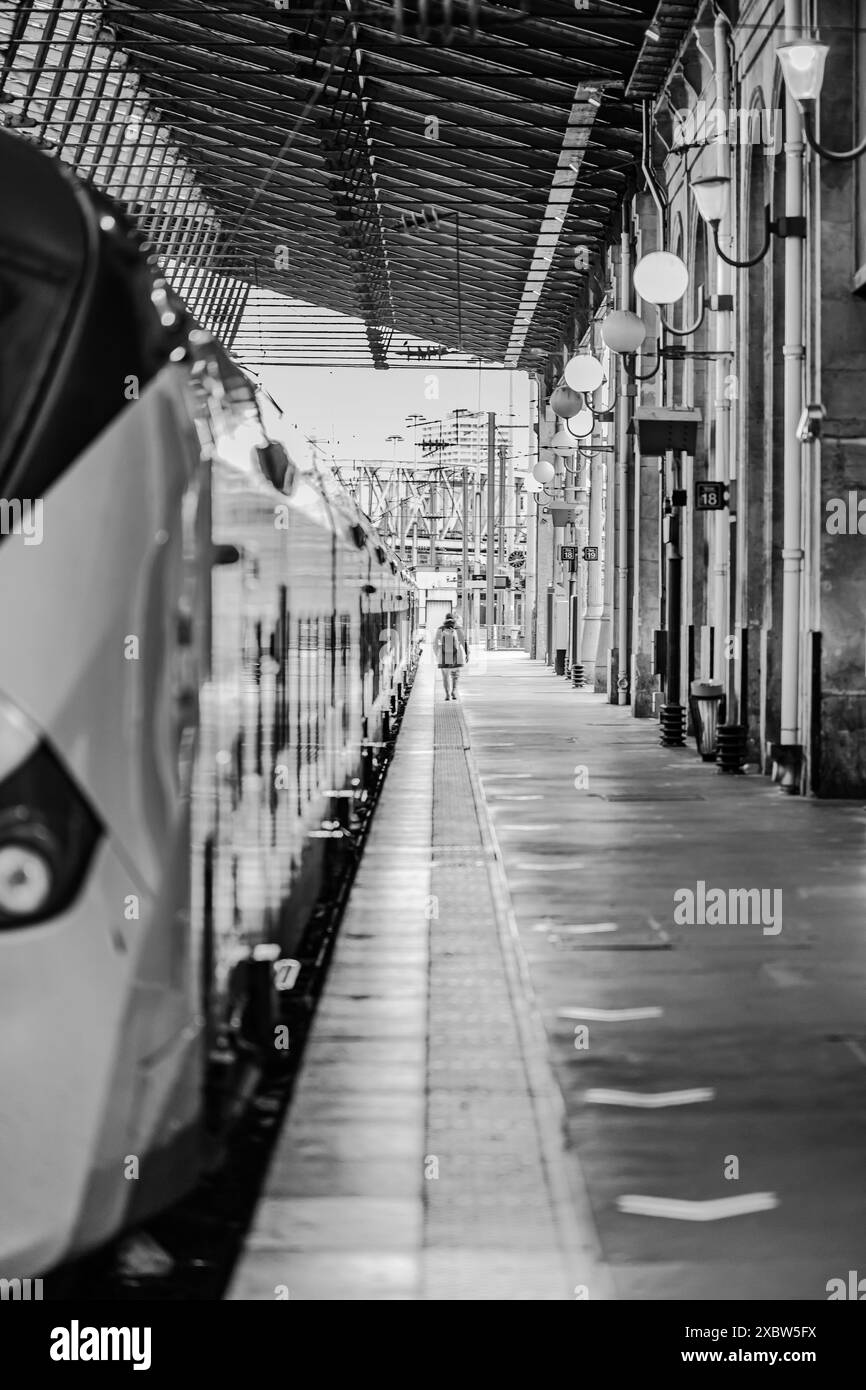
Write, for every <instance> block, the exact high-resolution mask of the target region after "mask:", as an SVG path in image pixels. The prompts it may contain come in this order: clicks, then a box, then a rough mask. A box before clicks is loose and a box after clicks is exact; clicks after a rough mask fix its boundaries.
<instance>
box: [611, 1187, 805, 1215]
mask: <svg viewBox="0 0 866 1390" xmlns="http://www.w3.org/2000/svg"><path fill="white" fill-rule="evenodd" d="M616 1204H617V1206H618V1207H619V1210H620V1211H623V1212H626V1213H627V1214H628V1215H629V1216H664V1217H667V1218H668V1220H670V1221H723V1220H724V1219H725V1217H728V1216H747V1215H748V1214H749V1213H750V1212H753V1211H772V1209H773V1208H774V1207H777V1206H778V1205H779V1199H778V1197H777V1196H776V1194H775V1192H745V1193H744V1194H743V1195H742V1196H741V1197H716V1198H715V1200H712V1199H711V1200H710V1201H707V1202H690V1201H688V1200H687V1199H685V1198H678V1197H639V1196H634V1195H629V1196H626V1197H617V1199H616Z"/></svg>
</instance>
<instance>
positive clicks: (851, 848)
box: [228, 652, 866, 1301]
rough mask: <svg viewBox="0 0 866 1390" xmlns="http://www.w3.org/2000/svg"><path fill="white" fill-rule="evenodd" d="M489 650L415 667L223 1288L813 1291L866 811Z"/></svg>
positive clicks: (855, 1256)
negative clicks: (290, 1093)
mask: <svg viewBox="0 0 866 1390" xmlns="http://www.w3.org/2000/svg"><path fill="white" fill-rule="evenodd" d="M479 656H480V659H478V660H476V661H475V662H474V664H473V665H472V666H470V668H469V671H468V672H467V674H466V676H465V677H464V679H463V681H462V682H461V692H460V693H461V699H460V701H459V702H456V703H447V704H446V703H445V702H444V700H443V697H442V692H441V689H440V687H439V684H438V678H437V677H436V673H435V671H434V670H433V669H432V667H431V666H429V665H427V664H423V665H422V667H421V670H420V671H419V675H418V678H417V680H416V683H415V687H414V690H413V693H412V696H411V699H410V702H409V706H408V710H407V714H406V717H405V719H404V723H403V728H402V731H401V733H400V737H399V740H398V745H397V749H396V753H395V757H394V760H393V762H392V765H391V768H390V770H389V772H388V777H387V780H386V784H385V789H384V792H383V795H382V799H381V801H380V804H379V807H378V809H377V811H376V815H375V818H374V824H373V826H372V829H371V832H370V837H369V839H368V846H367V850H366V853H365V856H364V860H363V863H362V864H361V866H360V869H359V872H358V875H357V878H356V881H355V885H354V888H353V891H352V895H351V899H350V902H349V906H348V909H347V912H346V915H345V918H344V922H343V925H342V927H341V932H340V937H339V940H338V942H337V946H336V950H335V955H334V959H333V962H332V965H331V970H330V974H329V978H328V981H327V985H326V989H325V993H324V995H323V998H322V1001H321V1003H320V1006H319V1010H318V1013H317V1016H316V1019H315V1023H314V1026H313V1030H312V1032H311V1035H310V1039H309V1042H308V1046H307V1052H306V1056H305V1059H304V1064H303V1068H302V1072H301V1076H300V1079H299V1083H298V1089H297V1092H296V1095H295V1099H294V1102H293V1105H292V1108H291V1110H290V1113H289V1116H288V1119H287V1121H286V1124H285V1126H284V1130H283V1133H282V1135H281V1136H280V1140H279V1142H278V1145H277V1149H276V1151H275V1156H274V1158H273V1161H272V1164H271V1168H270V1171H269V1176H268V1179H267V1182H266V1187H265V1192H264V1195H263V1199H262V1201H261V1203H260V1205H259V1208H258V1211H257V1215H256V1218H255V1220H254V1223H253V1225H252V1228H251V1230H250V1233H249V1237H248V1241H247V1245H246V1249H245V1251H244V1254H243V1256H242V1258H241V1260H240V1261H239V1263H238V1266H237V1268H236V1271H235V1275H234V1278H233V1282H232V1284H231V1286H230V1289H229V1293H228V1297H229V1298H230V1299H273V1298H276V1297H281V1296H282V1297H285V1292H282V1293H280V1292H278V1291H279V1290H280V1289H282V1290H285V1289H288V1293H289V1297H290V1298H292V1299H302V1300H343V1299H348V1300H360V1301H367V1300H379V1299H402V1300H419V1299H420V1300H450V1299H461V1300H462V1299H476V1300H491V1301H498V1300H512V1299H517V1300H523V1299H527V1300H534V1299H542V1300H548V1299H553V1300H557V1299H575V1298H578V1299H583V1298H589V1299H590V1300H599V1299H601V1300H611V1299H665V1300H669V1299H691V1298H696V1299H702V1300H703V1299H721V1300H725V1299H731V1300H743V1299H748V1300H752V1299H758V1300H762V1299H767V1300H773V1299H799V1298H803V1299H817V1300H822V1299H826V1298H827V1297H828V1293H827V1285H828V1281H830V1280H832V1279H834V1278H839V1279H843V1280H847V1278H848V1271H849V1270H852V1269H853V1270H857V1269H858V1268H860V1267H862V1263H863V1252H862V1231H863V1229H864V1226H866V1195H864V1192H863V1188H862V1181H861V1176H862V1154H863V1151H864V1147H866V1107H864V1105H863V1093H864V1084H866V1074H864V1067H866V1024H864V1016H866V1011H864V1004H866V932H864V928H863V891H864V882H866V857H864V853H863V849H864V827H866V809H864V807H863V806H862V805H860V804H857V803H850V802H846V803H829V802H815V801H806V800H798V799H795V798H787V797H785V796H784V795H782V794H781V793H780V792H779V791H778V789H776V788H775V787H773V786H771V785H770V784H769V782H768V781H766V780H765V779H764V778H762V777H759V776H757V775H755V774H752V775H748V774H747V775H746V776H741V777H736V776H734V777H728V776H723V775H720V774H719V773H717V771H716V769H715V768H714V767H713V766H712V765H708V764H705V763H703V762H702V761H701V760H700V759H699V758H698V757H697V754H696V753H695V751H694V747H693V745H692V747H691V748H686V749H676V750H671V749H664V748H661V747H660V746H659V743H658V726H657V725H656V723H655V722H654V721H637V720H635V719H633V718H632V716H631V713H630V711H629V710H627V709H623V708H617V707H614V706H611V705H609V704H608V703H607V702H606V700H605V699H604V698H603V697H600V696H595V695H589V694H582V693H580V692H577V691H575V690H573V689H572V688H571V687H570V686H569V685H568V684H567V683H566V682H565V681H564V680H563V679H562V678H556V677H555V676H553V675H552V674H551V672H550V670H549V669H547V668H545V667H544V666H542V665H540V664H539V663H536V662H532V661H530V660H529V659H528V658H527V657H526V656H525V655H524V654H522V653H516V652H515V653H511V652H504V653H489V654H486V653H481V654H479ZM713 890H717V891H716V892H714V891H713ZM748 890H757V893H756V892H755V891H752V892H751V893H749V892H748ZM722 902H723V904H724V907H723V908H722V906H720V903H722ZM815 908H817V909H818V911H817V912H815V911H814V909H815ZM813 919H814V920H813ZM817 921H820V924H821V925H820V930H819V928H818V926H817V925H816V922H817ZM858 1261H859V1264H858Z"/></svg>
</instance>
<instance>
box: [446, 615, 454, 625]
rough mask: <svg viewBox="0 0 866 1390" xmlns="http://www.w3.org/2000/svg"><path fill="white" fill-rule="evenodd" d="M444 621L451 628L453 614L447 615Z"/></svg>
mask: <svg viewBox="0 0 866 1390" xmlns="http://www.w3.org/2000/svg"><path fill="white" fill-rule="evenodd" d="M445 621H446V623H450V624H451V626H452V627H453V626H454V614H453V613H449V614H448V616H447V618H446V619H445Z"/></svg>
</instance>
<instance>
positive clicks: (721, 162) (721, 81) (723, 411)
mask: <svg viewBox="0 0 866 1390" xmlns="http://www.w3.org/2000/svg"><path fill="white" fill-rule="evenodd" d="M713 47H714V53H715V60H716V63H715V66H716V103H717V106H718V107H719V108H720V109H721V110H722V111H723V112H724V114H725V117H726V119H727V114H728V111H729V110H730V107H731V65H730V54H729V50H728V21H727V19H726V18H725V17H724V15H717V17H716V21H715V24H714V25H713ZM716 152H717V160H718V164H717V172H718V173H719V174H720V175H721V176H722V177H724V178H730V176H731V147H730V144H729V142H728V139H727V137H726V138H725V139H724V140H723V141H721V142H720V143H719V144H717V146H716ZM735 203H736V191H735V194H734V196H733V197H731V198H729V200H728V208H727V211H726V212H725V216H724V217H723V218H722V221H721V223H720V225H719V245H720V246H721V248H722V250H723V251H724V252H725V253H726V254H727V255H728V256H732V257H733V256H734V233H733V209H734V205H735ZM732 291H733V270H732V268H731V266H729V265H727V264H726V263H725V262H724V261H723V260H722V258H721V256H717V257H716V293H717V294H719V295H730V294H731V293H732ZM713 317H714V320H715V335H714V336H715V344H714V346H715V348H716V352H717V354H718V356H717V357H716V361H715V373H714V380H715V400H714V402H713V415H714V423H715V429H714V435H715V445H714V454H715V457H714V470H713V472H714V476H715V477H716V478H717V479H719V480H720V481H721V482H722V483H725V484H727V483H728V482H730V478H731V452H730V451H731V439H732V434H733V432H732V430H731V402H730V400H729V399H728V397H727V393H726V390H725V388H726V385H727V376H728V372H729V371H730V361H731V358H730V357H729V356H727V355H726V354H728V353H729V352H730V350H731V348H732V347H733V321H732V320H733V315H732V314H731V313H730V311H729V310H719V311H718V312H717V313H716V314H714V315H713ZM713 515H714V526H713V586H712V610H711V611H712V615H713V628H714V633H715V637H714V641H713V675H714V677H715V679H716V680H717V681H720V682H721V684H722V685H723V686H724V688H725V693H726V696H727V707H728V710H729V711H730V715H729V722H730V723H733V722H734V718H733V717H731V716H733V713H734V706H733V679H732V677H733V674H734V669H733V662H731V661H729V660H727V659H726V656H725V645H726V643H725V639H726V637H727V636H728V635H729V634H728V625H729V622H730V607H731V602H730V582H731V568H730V547H731V524H730V512H729V511H728V508H727V507H723V508H722V509H721V511H718V512H715V513H714V514H713Z"/></svg>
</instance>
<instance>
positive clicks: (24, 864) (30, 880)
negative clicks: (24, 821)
mask: <svg viewBox="0 0 866 1390" xmlns="http://www.w3.org/2000/svg"><path fill="white" fill-rule="evenodd" d="M53 883H54V875H53V873H52V871H51V865H50V864H49V862H48V860H47V859H46V858H45V855H44V854H41V853H40V852H39V850H37V849H34V848H32V847H31V846H30V845H3V846H0V912H5V913H7V914H8V916H10V917H32V916H34V914H35V913H38V912H40V911H41V910H42V908H43V907H44V906H45V904H46V903H47V902H48V899H49V898H50V896H51V889H52V887H53Z"/></svg>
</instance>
